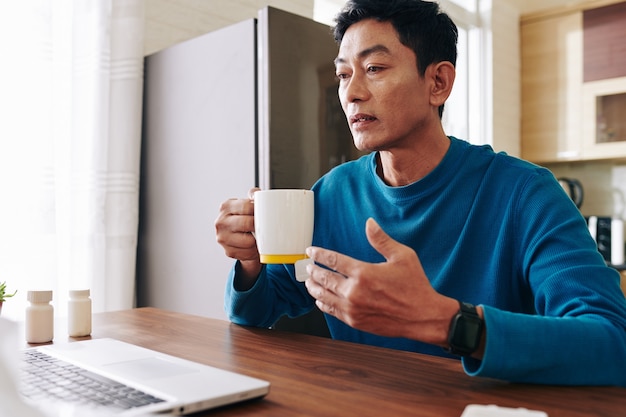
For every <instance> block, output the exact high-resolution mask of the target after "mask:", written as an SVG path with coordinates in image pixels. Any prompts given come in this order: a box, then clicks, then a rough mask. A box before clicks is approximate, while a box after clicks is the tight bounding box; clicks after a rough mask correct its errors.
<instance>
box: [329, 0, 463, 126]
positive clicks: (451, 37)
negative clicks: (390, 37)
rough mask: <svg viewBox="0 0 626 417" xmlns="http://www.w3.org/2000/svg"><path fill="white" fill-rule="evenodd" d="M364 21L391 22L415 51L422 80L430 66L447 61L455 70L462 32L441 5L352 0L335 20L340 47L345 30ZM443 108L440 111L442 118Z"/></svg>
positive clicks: (415, 0) (418, 0) (400, 0)
mask: <svg viewBox="0 0 626 417" xmlns="http://www.w3.org/2000/svg"><path fill="white" fill-rule="evenodd" d="M364 19H375V20H377V21H379V22H390V23H391V24H392V25H393V27H394V29H395V30H396V32H398V37H399V39H400V42H401V43H402V44H403V45H404V46H406V47H408V48H411V49H412V50H413V52H415V56H416V58H417V71H418V72H419V74H420V75H421V76H422V77H423V76H424V74H425V73H426V68H428V66H429V65H430V64H433V63H437V62H443V61H448V62H450V63H451V64H452V65H454V66H456V57H457V48H456V45H457V40H458V37H459V32H458V29H457V27H456V25H455V24H454V22H453V21H452V19H450V17H449V16H448V15H447V14H445V13H444V12H443V11H442V10H441V8H440V7H439V4H438V3H435V2H431V1H422V0H349V1H348V2H347V3H346V4H345V6H344V8H343V9H342V10H341V12H339V14H338V15H337V16H336V17H335V23H336V24H335V27H334V28H333V35H334V37H335V41H336V42H337V43H338V44H341V40H342V39H343V36H344V34H345V33H346V30H348V28H349V27H350V26H352V25H353V24H355V23H357V22H360V21H361V20H364ZM442 115H443V105H441V106H440V107H439V117H441V116H442Z"/></svg>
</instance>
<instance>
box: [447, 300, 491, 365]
mask: <svg viewBox="0 0 626 417" xmlns="http://www.w3.org/2000/svg"><path fill="white" fill-rule="evenodd" d="M459 304H460V306H461V308H460V309H459V312H458V313H456V315H455V316H454V317H453V318H452V321H451V322H450V331H449V333H448V348H447V349H446V351H448V352H450V353H452V354H454V355H459V356H469V355H471V354H472V353H474V352H476V350H478V347H479V346H480V339H481V337H482V335H483V331H484V328H485V323H484V321H483V319H481V318H480V316H479V315H478V312H477V311H476V307H474V306H473V305H471V304H469V303H464V302H461V301H459Z"/></svg>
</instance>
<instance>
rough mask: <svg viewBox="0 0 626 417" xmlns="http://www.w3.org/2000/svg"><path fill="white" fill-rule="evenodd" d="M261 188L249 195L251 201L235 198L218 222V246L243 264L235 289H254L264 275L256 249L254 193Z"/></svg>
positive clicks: (225, 204) (219, 216)
mask: <svg viewBox="0 0 626 417" xmlns="http://www.w3.org/2000/svg"><path fill="white" fill-rule="evenodd" d="M256 191H259V189H258V188H252V189H251V190H250V191H249V192H248V198H231V199H229V200H226V201H225V202H223V203H222V205H221V206H220V212H219V215H218V217H217V219H216V220H215V234H216V240H217V243H219V244H220V245H221V246H222V247H223V248H224V252H225V253H226V256H228V257H230V258H234V259H237V260H239V261H240V263H241V270H240V271H239V272H240V274H238V278H240V279H238V280H237V281H236V282H235V285H236V287H237V289H238V290H246V289H249V288H250V287H252V285H254V283H255V282H256V279H257V277H258V275H259V273H260V272H261V268H262V265H261V261H260V257H259V250H258V249H257V246H256V239H255V238H254V236H253V235H252V233H253V232H254V193H255V192H256Z"/></svg>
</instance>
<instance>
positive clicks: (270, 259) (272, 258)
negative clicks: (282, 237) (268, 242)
mask: <svg viewBox="0 0 626 417" xmlns="http://www.w3.org/2000/svg"><path fill="white" fill-rule="evenodd" d="M306 258H308V256H306V255H305V254H303V253H301V254H298V255H261V263H262V264H295V263H296V261H299V260H302V259H306Z"/></svg>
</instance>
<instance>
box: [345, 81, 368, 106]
mask: <svg viewBox="0 0 626 417" xmlns="http://www.w3.org/2000/svg"><path fill="white" fill-rule="evenodd" d="M368 95H369V91H368V89H367V86H366V84H365V80H364V77H363V76H362V75H359V74H352V76H351V77H350V78H349V79H348V80H347V82H346V83H345V86H344V89H343V99H345V101H346V102H348V103H352V102H354V101H357V100H366V99H367V97H368ZM342 101H343V100H342Z"/></svg>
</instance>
